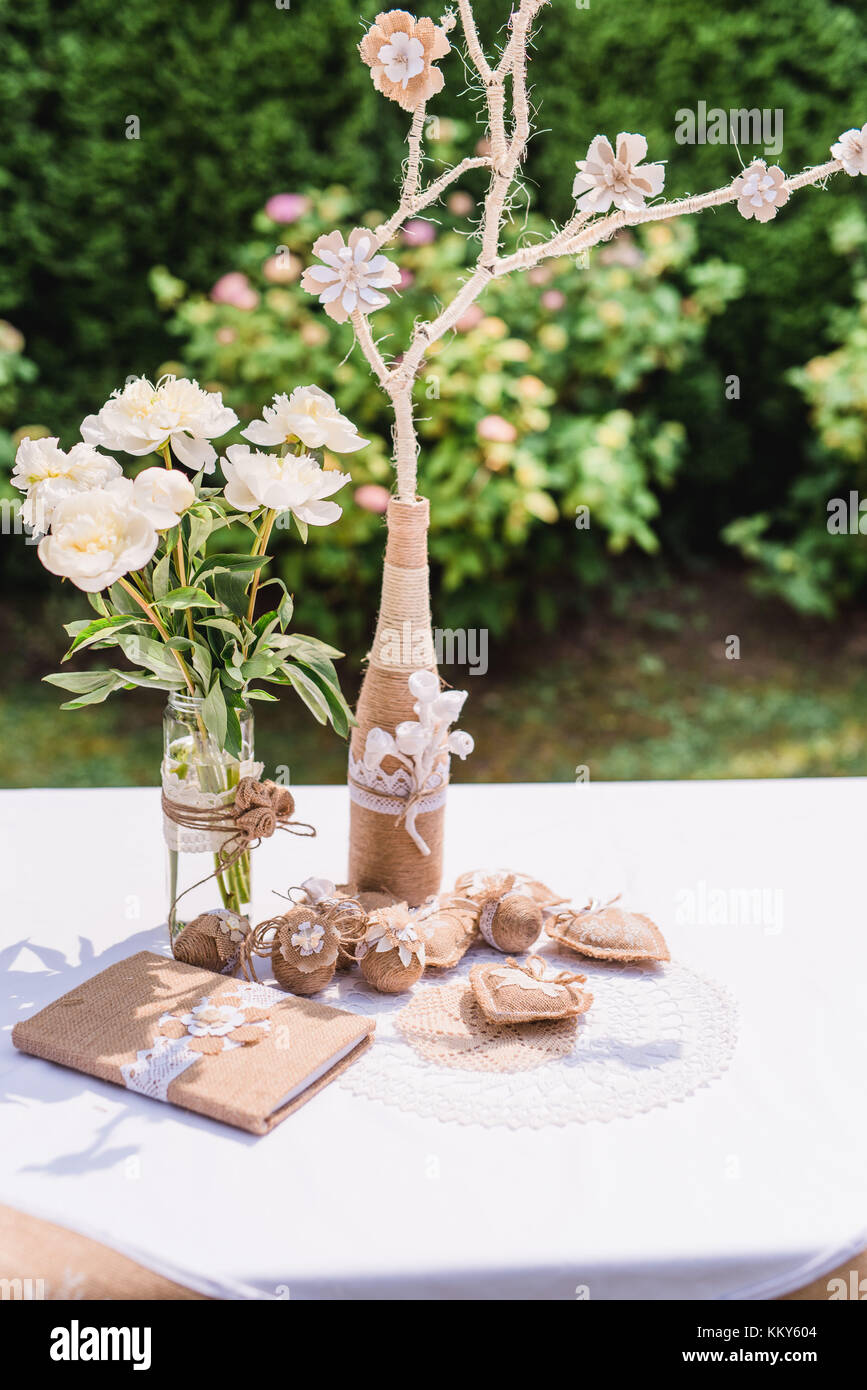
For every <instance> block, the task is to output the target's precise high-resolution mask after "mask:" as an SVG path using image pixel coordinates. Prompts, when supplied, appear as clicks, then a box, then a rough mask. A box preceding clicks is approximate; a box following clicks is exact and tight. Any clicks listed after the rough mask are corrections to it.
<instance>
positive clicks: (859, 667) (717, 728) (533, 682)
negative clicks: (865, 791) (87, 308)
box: [0, 575, 867, 787]
mask: <svg viewBox="0 0 867 1390" xmlns="http://www.w3.org/2000/svg"><path fill="white" fill-rule="evenodd" d="M65 601H66V600H64V602H65ZM68 616H69V613H68V611H67V609H66V608H65V607H64V606H63V605H60V606H58V604H57V603H55V602H54V601H49V602H48V603H47V604H46V605H45V606H44V607H43V608H41V609H39V610H38V611H35V612H34V611H33V610H31V611H29V613H28V616H27V618H26V619H25V618H24V617H21V616H19V615H18V614H17V613H15V612H13V611H10V610H9V609H7V610H6V611H5V612H2V613H0V639H3V640H4V650H5V651H6V653H7V659H6V662H5V668H4V677H5V684H3V685H2V686H0V740H2V748H3V757H2V776H0V782H2V785H4V786H7V787H28V786H57V787H79V786H122V785H154V784H156V782H157V779H158V769H159V761H160V757H161V731H160V725H161V701H160V700H159V699H158V698H151V697H143V692H141V691H139V692H135V693H132V692H131V693H129V694H125V695H124V694H121V695H116V696H114V697H112V699H111V700H109V701H108V702H107V703H106V704H104V705H99V706H95V707H93V708H91V709H84V710H79V711H75V712H60V711H58V708H57V706H58V703H59V699H58V692H57V691H55V690H52V689H51V688H49V687H47V686H44V685H41V684H40V682H39V675H40V674H43V673H45V672H47V671H49V670H54V669H56V665H57V660H58V655H59V651H60V643H59V639H58V636H57V624H59V621H60V620H61V618H64V617H65V618H68ZM730 634H736V635H737V636H738V637H739V639H740V644H741V656H740V659H739V660H728V659H726V656H725V641H726V638H727V637H728V636H729V635H730ZM490 655H491V670H490V671H489V673H488V674H487V676H485V677H473V676H470V677H469V678H467V677H466V673H465V672H460V671H449V672H447V673H446V674H447V676H448V677H449V679H450V680H451V683H452V684H454V685H459V686H466V687H467V688H468V689H469V691H470V700H469V701H468V703H467V705H466V708H465V712H464V718H463V720H462V724H463V726H465V727H466V728H467V729H468V730H469V731H470V732H471V733H472V734H473V735H474V737H475V739H476V752H475V753H474V754H473V756H472V757H471V758H470V759H469V760H468V761H467V762H466V763H465V764H458V765H457V766H456V767H455V769H454V774H455V779H456V780H459V781H549V780H550V781H564V780H567V781H569V780H573V779H574V778H575V776H576V775H577V774H576V769H577V768H579V767H581V766H586V767H587V768H588V769H589V776H590V779H591V780H593V781H609V780H613V781H619V780H645V779H648V780H652V779H657V778H674V779H679V778H716V777H820V776H825V777H827V776H851V775H855V774H862V775H865V774H867V668H865V656H867V616H865V615H863V614H860V613H858V614H850V615H849V616H848V617H847V618H846V619H844V620H841V621H840V622H838V623H837V624H834V625H831V626H829V625H824V624H820V623H815V622H808V621H806V620H802V619H798V618H796V617H795V616H794V615H793V614H792V613H791V612H789V611H788V610H787V609H784V608H782V607H778V606H777V605H774V604H768V603H761V602H759V601H758V600H757V599H755V598H753V597H751V596H750V595H749V593H748V592H747V591H746V590H745V588H744V586H743V584H742V582H741V580H740V579H739V578H737V577H729V576H724V575H723V576H714V577H713V578H712V579H710V580H707V581H705V582H703V583H702V584H700V585H690V586H686V587H684V586H674V585H672V586H671V588H669V589H667V590H656V591H655V592H654V593H652V594H643V593H641V592H640V591H636V592H630V591H628V590H625V591H623V592H622V593H621V600H620V603H619V605H618V608H617V611H614V610H609V611H607V612H605V613H599V614H597V615H596V616H595V617H593V618H592V619H591V620H589V621H588V622H587V623H585V624H584V626H583V627H582V628H581V629H580V630H579V629H577V628H576V629H575V630H573V631H570V632H564V633H560V634H559V635H557V636H556V637H543V636H542V635H541V634H539V633H538V632H535V631H528V632H526V633H525V634H523V638H522V641H521V643H520V644H512V645H510V647H509V648H508V649H507V650H504V649H499V650H493V649H492V651H491V654H490ZM343 665H344V666H346V667H347V668H348V669H347V671H346V672H345V674H344V683H345V686H346V689H347V694H348V695H353V694H354V686H355V685H356V683H357V663H355V666H354V668H353V666H351V665H350V664H349V663H348V662H345V663H343ZM256 720H257V733H256V745H257V755H258V756H259V757H260V758H262V759H263V760H264V762H265V766H266V770H267V771H268V772H269V773H272V774H273V772H274V771H275V769H276V768H278V767H280V766H288V767H289V768H290V770H291V779H292V781H293V782H295V783H305V782H341V781H342V780H343V777H344V770H345V761H346V750H345V745H344V744H343V743H341V742H340V740H339V739H337V738H336V737H335V736H334V734H333V733H332V732H331V731H330V730H324V729H321V728H319V726H318V725H316V724H314V722H313V720H312V719H311V718H310V717H309V715H307V713H306V711H305V710H304V709H303V708H302V707H301V706H300V705H299V704H298V703H297V701H294V700H293V699H291V697H289V698H286V699H284V700H283V701H282V702H281V703H280V704H279V705H259V706H257V708H256Z"/></svg>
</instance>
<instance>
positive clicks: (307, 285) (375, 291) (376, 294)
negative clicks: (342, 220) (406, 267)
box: [301, 227, 400, 323]
mask: <svg viewBox="0 0 867 1390" xmlns="http://www.w3.org/2000/svg"><path fill="white" fill-rule="evenodd" d="M313 254H314V256H318V258H319V260H320V261H322V262H324V264H322V265H310V266H308V267H307V269H306V270H305V272H304V274H303V275H302V277H301V286H302V289H305V290H306V291H307V293H308V294H318V296H319V303H320V304H321V305H322V306H323V307H324V309H325V312H326V314H327V315H328V317H329V318H332V319H334V322H335V323H345V322H346V320H347V319H348V318H349V316H350V314H352V313H353V311H354V310H356V309H360V310H361V312H362V314H369V313H371V312H372V311H373V310H374V309H381V308H382V307H383V305H385V304H387V303H388V296H387V295H385V294H380V290H383V289H391V288H393V287H394V286H395V285H396V284H397V283H398V282H399V280H400V271H399V270H398V268H397V266H396V265H395V264H394V262H393V261H390V260H389V259H388V257H387V256H383V255H381V254H378V253H377V251H376V242H375V241H374V239H373V236H372V235H371V233H370V232H369V231H368V230H367V228H366V227H356V229H355V231H354V232H350V234H349V241H348V243H347V242H344V240H343V234H342V233H341V232H329V233H328V234H327V236H321V237H319V238H318V240H316V241H315V242H314V243H313Z"/></svg>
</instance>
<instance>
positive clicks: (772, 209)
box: [732, 159, 789, 222]
mask: <svg viewBox="0 0 867 1390" xmlns="http://www.w3.org/2000/svg"><path fill="white" fill-rule="evenodd" d="M785 181H786V176H785V174H784V173H783V171H782V169H781V168H780V166H779V165H778V164H772V165H771V167H770V169H769V168H768V166H767V164H766V163H765V161H764V160H763V159H754V160H753V162H752V164H750V165H749V166H748V167H747V168H746V169H744V172H743V173H742V174H739V175H738V177H737V178H736V179H735V181H734V183H733V184H732V188H733V189H734V191H735V192H736V193H737V195H738V212H739V213H740V215H741V217H746V218H747V219H749V218H750V217H754V218H755V219H756V221H757V222H770V221H771V219H772V218H774V217H776V215H777V208H781V207H782V206H783V204H784V203H787V202H788V201H789V190H788V188H785V187H784V186H783V185H784V184H785Z"/></svg>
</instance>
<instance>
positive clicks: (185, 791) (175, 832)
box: [160, 759, 265, 854]
mask: <svg viewBox="0 0 867 1390" xmlns="http://www.w3.org/2000/svg"><path fill="white" fill-rule="evenodd" d="M176 766H177V764H176V763H172V762H170V761H169V760H168V759H164V760H163V764H162V768H161V770H160V771H161V780H162V787H163V791H164V792H165V794H166V796H167V797H169V799H170V800H171V801H177V802H180V803H181V805H183V806H194V807H195V808H196V810H199V811H203V810H207V811H213V810H217V809H219V808H220V807H221V806H225V805H226V801H227V800H230V799H231V798H229V797H227V794H226V792H203V791H202V790H201V788H200V787H199V782H198V777H197V775H196V765H195V763H194V762H190V763H186V764H185V765H184V767H185V771H186V776H185V777H178V776H177V774H176V772H175V771H174V768H175V767H176ZM237 766H238V778H239V780H240V778H241V777H261V775H262V770H263V768H264V766H265V764H264V763H255V762H252V761H250V760H249V759H245V761H244V762H241V763H238V765H237ZM228 838H229V836H228V835H227V833H226V832H225V831H224V830H193V829H190V828H189V827H188V826H184V825H178V824H177V823H176V822H175V821H173V820H169V818H168V816H163V839H164V840H165V842H166V844H167V845H168V847H169V849H171V850H177V851H178V852H179V853H181V854H216V852H217V851H218V850H220V849H222V847H223V845H224V844H225V842H226V840H227V839H228Z"/></svg>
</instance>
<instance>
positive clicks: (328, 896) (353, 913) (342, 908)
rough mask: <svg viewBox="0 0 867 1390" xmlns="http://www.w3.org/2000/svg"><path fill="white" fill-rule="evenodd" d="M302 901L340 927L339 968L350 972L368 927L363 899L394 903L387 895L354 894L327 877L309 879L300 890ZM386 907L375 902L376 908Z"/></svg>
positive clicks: (366, 908) (366, 907) (368, 909)
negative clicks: (357, 948)
mask: <svg viewBox="0 0 867 1390" xmlns="http://www.w3.org/2000/svg"><path fill="white" fill-rule="evenodd" d="M299 891H300V893H301V895H302V896H301V898H300V899H299V900H300V901H301V902H308V903H311V904H313V905H314V906H315V907H317V908H318V909H319V911H320V912H323V913H324V914H325V915H326V917H327V918H328V920H329V921H330V922H331V923H332V925H333V926H335V927H336V928H337V932H338V935H339V937H340V948H339V950H338V954H337V969H338V970H348V969H349V967H350V966H351V965H354V964H355V951H356V947H357V945H358V942H359V941H360V940H361V938H362V937H363V936H364V932H365V930H366V928H367V921H368V913H369V912H370V910H371V909H370V907H369V906H368V905H366V904H364V903H363V902H362V898H363V897H365V896H369V897H376V898H379V897H382V898H384V899H385V901H386V902H391V901H392V899H391V896H390V895H386V894H368V895H364V894H359V895H358V896H356V895H355V894H354V893H352V892H351V891H350V889H349V887H348V885H347V884H345V883H338V884H336V885H335V884H334V883H332V882H331V880H330V879H327V878H307V879H305V880H304V882H303V883H302V884H301V888H300V890H299ZM383 905H384V904H380V903H378V902H377V903H376V904H375V906H383Z"/></svg>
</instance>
